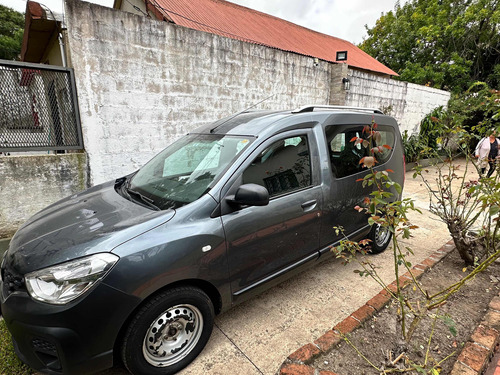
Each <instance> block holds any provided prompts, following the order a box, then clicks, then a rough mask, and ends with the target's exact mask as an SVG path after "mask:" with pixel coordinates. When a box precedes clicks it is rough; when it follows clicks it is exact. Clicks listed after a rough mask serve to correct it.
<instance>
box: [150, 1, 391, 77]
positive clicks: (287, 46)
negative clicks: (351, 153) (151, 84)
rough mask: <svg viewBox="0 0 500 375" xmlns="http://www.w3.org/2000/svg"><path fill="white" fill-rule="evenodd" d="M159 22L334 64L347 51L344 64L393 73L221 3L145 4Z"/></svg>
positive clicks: (329, 42)
mask: <svg viewBox="0 0 500 375" xmlns="http://www.w3.org/2000/svg"><path fill="white" fill-rule="evenodd" d="M147 3H148V7H149V9H150V10H152V11H153V12H154V13H155V14H156V16H157V17H158V18H159V19H163V18H165V19H167V20H169V21H172V22H174V23H176V24H178V25H181V26H185V27H189V28H191V29H196V30H201V31H205V32H209V33H213V34H218V35H222V36H225V37H229V38H233V39H239V40H242V41H245V42H250V43H255V44H261V45H264V46H267V47H273V48H277V49H280V50H284V51H290V52H295V53H298V54H301V55H306V56H312V57H317V58H319V59H321V60H326V61H330V62H336V61H335V59H336V53H337V51H347V61H346V62H347V64H348V65H349V66H352V67H356V68H361V69H365V70H370V71H373V72H378V73H383V74H389V75H397V73H396V72H394V71H393V70H391V69H389V68H388V67H386V66H385V65H384V64H382V63H380V62H378V61H377V60H375V59H374V58H373V57H371V56H370V55H368V54H367V53H365V52H363V51H362V50H361V49H359V48H358V47H356V46H355V45H354V44H352V43H350V42H348V41H346V40H343V39H339V38H335V37H333V36H330V35H326V34H321V33H319V32H316V31H313V30H310V29H307V28H305V27H302V26H299V25H296V24H294V23H291V22H288V21H285V20H283V19H281V18H277V17H274V16H271V15H269V14H265V13H262V12H258V11H256V10H253V9H249V8H246V7H243V6H241V5H237V4H233V3H230V2H228V1H224V0H147Z"/></svg>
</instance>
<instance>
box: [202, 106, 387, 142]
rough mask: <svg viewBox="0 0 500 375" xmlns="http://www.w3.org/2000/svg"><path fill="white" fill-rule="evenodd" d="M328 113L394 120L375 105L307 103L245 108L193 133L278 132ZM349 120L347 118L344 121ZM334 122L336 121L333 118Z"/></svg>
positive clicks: (351, 118) (352, 119)
mask: <svg viewBox="0 0 500 375" xmlns="http://www.w3.org/2000/svg"><path fill="white" fill-rule="evenodd" d="M331 116H334V117H336V118H337V119H338V120H339V123H351V124H352V123H360V124H367V123H371V121H372V119H373V120H375V121H376V122H378V123H380V122H381V121H382V122H383V123H386V122H387V121H384V120H383V119H384V118H385V119H391V120H392V121H389V123H391V124H392V123H395V120H394V119H392V117H389V116H385V115H384V114H383V113H382V111H380V110H379V109H376V108H361V107H359V108H358V107H344V106H325V105H307V106H304V107H300V108H298V109H294V110H282V111H269V110H245V111H242V112H238V113H236V114H233V115H231V116H228V117H225V118H222V119H220V120H217V121H215V122H213V123H210V124H207V125H204V126H201V127H199V128H197V129H196V130H195V131H193V133H205V134H206V133H210V134H233V135H246V136H255V137H258V136H259V135H262V134H263V133H267V132H268V131H269V132H273V133H275V132H280V131H285V130H289V128H291V127H294V126H296V125H297V124H302V125H303V126H306V127H307V123H309V124H310V126H311V127H312V126H313V125H314V124H317V123H322V122H324V121H325V120H326V119H328V118H330V117H331ZM346 121H348V122H346ZM336 122H337V121H336Z"/></svg>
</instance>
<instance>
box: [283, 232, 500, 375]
mask: <svg viewBox="0 0 500 375" xmlns="http://www.w3.org/2000/svg"><path fill="white" fill-rule="evenodd" d="M454 248H455V245H454V244H453V240H450V241H448V242H447V243H446V244H444V245H443V246H441V248H439V249H438V250H436V251H435V252H434V253H432V254H431V255H430V256H429V257H428V258H426V259H425V260H423V261H422V262H420V263H419V264H417V265H415V266H413V267H412V269H411V273H412V274H413V276H414V277H415V278H416V279H419V278H420V277H421V276H422V275H423V274H424V273H425V272H426V271H427V270H429V269H430V268H431V267H433V266H434V265H435V264H436V263H438V262H440V261H441V260H442V259H443V258H444V257H445V256H446V255H448V253H449V252H451V251H452V250H453V249H454ZM411 281H412V278H411V275H410V273H409V272H406V273H405V274H404V275H402V276H400V277H399V283H400V284H401V285H403V286H407V285H408V284H410V283H411ZM396 285H397V284H396V280H394V281H393V282H392V283H391V284H389V285H388V286H387V287H388V289H390V290H396V288H397V286H396ZM495 298H497V297H495ZM390 300H391V296H390V294H389V293H388V292H387V291H386V290H385V289H382V290H381V291H380V292H379V293H378V294H376V295H375V296H374V297H373V298H371V299H370V300H368V302H366V303H365V304H364V305H363V306H361V307H360V308H359V309H357V310H356V311H354V312H353V313H352V314H351V315H349V316H348V317H347V318H345V319H344V320H343V321H341V322H340V323H338V324H337V325H336V326H335V327H333V328H332V329H331V330H329V331H327V332H325V333H324V334H323V335H322V336H321V337H319V338H318V339H316V340H314V342H312V343H309V344H306V345H304V346H302V347H301V348H299V349H298V350H296V351H295V352H293V353H292V354H290V355H289V356H288V357H287V359H286V360H285V361H284V362H283V363H282V365H281V366H280V369H279V374H280V375H315V374H319V375H338V374H336V373H334V372H331V371H319V370H317V369H316V368H314V367H312V366H310V365H309V364H310V363H311V362H312V361H313V360H314V359H315V358H316V357H318V356H319V355H321V354H324V353H327V352H329V351H330V350H331V349H332V348H334V347H335V345H337V344H339V343H340V342H341V341H342V337H341V335H340V333H343V334H344V335H345V334H347V333H350V332H352V331H354V330H356V329H357V328H359V327H360V326H361V324H362V323H364V322H365V321H367V320H368V319H370V318H372V317H373V316H374V315H375V314H376V313H377V312H378V311H380V310H381V309H382V308H383V307H384V306H385V305H387V303H388V302H389V301H390ZM492 303H493V301H492ZM490 305H491V304H490ZM495 306H496V307H497V308H498V310H494V311H495V313H497V314H498V318H499V320H498V321H497V326H496V333H497V336H496V339H495V344H496V343H497V342H498V339H499V331H500V298H499V299H498V305H495ZM485 319H486V317H485ZM459 358H460V357H459ZM457 374H458V373H457ZM471 375H472V373H471Z"/></svg>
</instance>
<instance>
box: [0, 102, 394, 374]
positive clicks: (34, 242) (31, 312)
mask: <svg viewBox="0 0 500 375" xmlns="http://www.w3.org/2000/svg"><path fill="white" fill-rule="evenodd" d="M373 122H375V123H376V124H377V131H378V132H379V133H380V137H377V139H378V142H379V144H378V145H379V146H380V145H389V146H391V147H390V149H388V148H382V147H381V149H383V151H381V152H380V153H378V154H377V159H378V164H377V166H376V169H377V170H378V169H382V170H385V169H392V170H393V171H394V174H393V175H392V178H393V180H394V181H396V182H398V183H399V184H401V185H403V178H404V157H403V147H402V143H401V135H400V132H399V129H398V125H397V123H396V121H395V120H394V118H392V117H390V116H385V115H384V114H382V113H381V112H380V111H379V110H376V109H366V108H347V107H333V106H306V107H303V108H300V109H297V110H294V111H280V112H270V111H247V112H243V113H238V114H236V115H234V116H231V117H228V118H225V119H222V120H219V121H217V122H215V123H213V124H210V125H208V126H203V127H201V128H199V129H197V130H196V131H194V132H192V133H190V134H188V135H186V136H185V137H183V138H181V139H179V140H178V141H176V142H174V143H173V144H171V145H170V146H169V147H167V148H166V149H165V150H163V151H162V152H161V153H159V154H158V155H157V156H155V157H154V158H153V159H152V160H151V161H149V162H148V163H147V164H146V165H145V166H144V167H142V168H141V169H139V170H138V171H136V172H135V173H133V174H131V175H128V176H125V177H122V178H119V179H117V180H115V181H110V182H107V183H104V184H102V185H98V186H94V187H92V188H90V189H88V190H86V191H84V192H82V193H79V194H76V195H73V196H71V197H68V198H65V199H63V200H61V201H59V202H57V203H55V204H53V205H51V206H49V207H47V208H46V209H44V210H43V211H41V212H39V213H38V214H36V215H35V216H33V217H32V218H31V219H30V220H28V222H26V223H25V224H24V225H23V226H22V227H21V228H20V229H19V231H18V232H17V233H16V235H15V236H14V237H13V238H12V241H11V242H10V247H9V249H8V251H7V252H6V253H5V255H4V257H3V261H2V263H1V281H0V303H1V311H2V314H3V316H4V319H5V322H6V324H7V327H8V329H9V331H10V332H11V333H12V337H13V340H14V346H15V349H16V352H17V354H18V355H19V357H20V358H21V359H22V360H23V361H24V362H25V363H27V364H28V365H29V366H31V367H32V368H34V369H36V370H39V371H42V372H46V373H50V374H62V373H64V374H72V375H73V374H81V373H90V372H96V371H100V370H103V369H106V368H109V367H111V366H113V359H114V358H115V359H116V358H121V360H122V361H123V363H124V365H125V366H126V368H127V369H128V370H129V371H130V372H131V373H133V374H172V373H175V372H177V371H179V370H181V369H182V368H184V367H185V366H187V365H188V364H189V363H190V362H191V361H193V360H194V359H195V357H196V356H197V355H198V354H199V353H200V352H201V350H202V349H203V347H204V346H205V344H206V343H207V341H208V339H209V337H210V334H211V332H212V326H213V321H214V316H215V314H219V313H220V312H222V311H224V310H227V309H229V308H230V307H232V306H234V305H235V304H238V303H240V302H242V301H245V300H247V299H249V298H251V297H252V296H255V295H256V294H257V293H260V292H262V291H263V290H265V289H267V288H269V287H271V286H273V285H276V284H277V283H279V282H281V281H283V280H285V279H287V278H289V277H291V276H292V275H294V274H296V273H297V272H300V271H302V270H304V269H305V268H306V267H308V266H311V265H314V264H316V263H317V262H318V261H321V260H323V259H325V258H326V257H328V256H329V255H330V254H331V252H330V251H329V250H330V248H331V246H332V245H335V244H336V243H338V241H339V240H340V239H341V238H340V237H339V235H337V234H336V232H335V230H333V227H334V226H342V227H343V228H344V230H345V233H346V234H347V235H348V236H349V238H351V239H353V240H361V239H364V238H369V239H371V240H372V244H371V251H372V252H373V253H377V252H381V251H383V250H384V249H385V248H386V247H387V245H388V244H389V242H390V239H391V233H390V232H389V231H388V230H385V229H384V228H382V227H379V226H377V225H374V226H372V227H370V226H369V225H368V222H367V216H366V215H365V214H363V213H360V212H357V211H356V210H354V209H353V208H354V207H355V206H356V205H361V204H362V202H363V199H364V197H366V196H367V195H368V194H369V193H370V191H371V190H370V189H372V188H371V187H369V186H365V187H363V186H362V184H361V183H359V182H356V180H358V179H360V178H362V177H363V176H364V175H366V173H368V170H367V169H366V168H363V167H362V165H360V164H359V161H360V159H361V158H362V157H363V156H366V155H367V149H365V148H363V147H361V145H359V144H358V145H356V144H355V143H354V142H352V141H351V140H352V139H353V138H355V137H358V138H363V137H364V136H366V133H365V132H363V128H364V127H365V126H367V125H368V126H369V125H371V124H372V123H373ZM394 199H399V197H397V196H395V197H394Z"/></svg>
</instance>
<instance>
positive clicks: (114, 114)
mask: <svg viewBox="0 0 500 375" xmlns="http://www.w3.org/2000/svg"><path fill="white" fill-rule="evenodd" d="M66 3H67V4H66V11H67V14H66V22H67V26H68V47H69V51H70V60H71V63H72V66H73V68H74V69H75V76H76V83H77V88H78V98H79V104H80V113H81V120H82V130H83V136H84V144H85V150H86V151H87V154H88V159H89V166H90V183H91V184H97V183H100V182H103V181H106V180H110V179H113V178H116V177H120V176H122V175H125V174H128V173H131V172H133V171H134V170H136V169H137V168H139V167H140V166H142V165H143V164H144V163H145V162H146V161H148V160H149V159H150V158H151V157H153V156H154V155H155V154H156V153H157V152H159V151H160V150H161V149H163V148H164V147H165V146H167V145H168V144H170V143H171V142H172V141H174V140H175V139H177V138H178V137H180V136H181V135H183V134H186V133H187V132H189V131H191V130H192V129H194V128H196V127H197V126H199V125H201V124H204V123H207V122H211V121H214V120H216V119H219V118H221V117H224V116H227V115H229V114H231V113H235V112H237V111H240V110H242V109H245V108H247V107H248V106H250V105H252V104H253V103H256V102H259V101H260V100H262V99H264V98H266V97H268V96H269V95H272V94H276V95H275V96H273V97H272V98H271V99H269V100H267V101H265V102H264V103H262V104H260V105H259V106H257V107H256V108H259V109H286V108H297V107H300V106H302V105H304V104H346V105H357V106H369V107H387V106H389V105H391V106H392V107H393V108H394V111H393V112H392V113H391V114H393V115H394V116H395V117H396V118H397V120H398V121H399V122H400V124H401V126H402V129H403V130H404V129H409V130H412V129H413V128H415V127H416V126H418V123H419V121H420V119H421V118H422V117H423V116H424V115H425V114H426V113H428V112H429V111H430V110H431V109H432V108H434V107H436V106H438V105H442V104H446V102H447V100H448V98H449V94H448V93H446V92H444V91H440V90H434V89H430V88H426V87H422V86H418V85H411V84H408V83H405V82H400V81H394V80H391V79H388V78H383V77H380V76H377V75H373V74H369V73H364V72H360V71H356V70H352V69H350V70H349V71H348V72H347V69H343V68H344V67H343V66H341V65H337V64H330V63H326V62H324V61H320V62H319V64H318V66H315V64H314V59H313V58H311V57H307V56H302V55H298V54H295V53H289V52H284V51H281V50H277V49H272V48H267V47H264V46H260V45H256V44H252V43H246V42H242V41H238V40H233V39H229V38H224V37H221V36H218V35H214V34H210V33H205V32H200V31H196V30H192V29H188V28H184V27H180V26H177V25H174V24H172V23H168V22H163V21H157V20H154V19H148V18H146V17H144V16H143V15H135V14H131V13H128V12H123V11H119V10H115V9H111V8H105V7H101V6H98V5H95V4H89V3H85V2H81V1H78V0H66ZM347 73H349V78H350V80H351V90H350V91H348V92H344V91H343V89H342V88H341V87H342V86H341V80H342V77H343V76H345V75H346V74H347Z"/></svg>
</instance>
